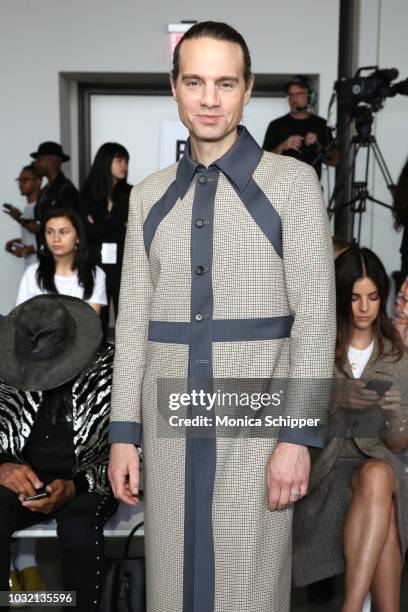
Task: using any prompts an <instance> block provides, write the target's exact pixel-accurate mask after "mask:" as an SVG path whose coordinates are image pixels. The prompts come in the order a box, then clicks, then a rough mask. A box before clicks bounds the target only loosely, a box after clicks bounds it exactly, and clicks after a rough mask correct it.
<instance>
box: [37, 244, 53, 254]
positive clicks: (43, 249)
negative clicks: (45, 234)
mask: <svg viewBox="0 0 408 612" xmlns="http://www.w3.org/2000/svg"><path fill="white" fill-rule="evenodd" d="M39 251H40V254H41V255H44V256H45V257H50V256H51V253H50V251H49V250H48V249H47V248H46V246H45V243H44V242H43V243H42V244H41V245H40V248H39Z"/></svg>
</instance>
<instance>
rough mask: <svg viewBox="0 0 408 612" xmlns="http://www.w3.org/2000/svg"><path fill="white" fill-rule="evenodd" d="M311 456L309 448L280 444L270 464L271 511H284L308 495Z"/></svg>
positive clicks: (269, 503)
mask: <svg viewBox="0 0 408 612" xmlns="http://www.w3.org/2000/svg"><path fill="white" fill-rule="evenodd" d="M309 474H310V455H309V449H308V448H307V446H301V445H300V444H291V443H289V442H278V444H277V445H276V448H275V450H274V451H273V453H272V455H271V458H270V459H269V463H268V476H267V485H268V489H269V498H268V506H269V510H271V511H273V510H282V509H283V508H286V507H287V506H288V505H289V504H293V503H294V502H295V501H297V500H299V499H300V498H302V497H304V495H306V493H307V486H308V483H309Z"/></svg>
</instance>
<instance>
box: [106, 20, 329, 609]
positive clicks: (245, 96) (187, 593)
mask: <svg viewBox="0 0 408 612" xmlns="http://www.w3.org/2000/svg"><path fill="white" fill-rule="evenodd" d="M171 81H172V89H173V95H174V97H175V99H176V101H177V103H178V106H179V113H180V117H181V120H182V121H183V123H184V124H185V125H186V126H187V128H188V129H189V132H190V138H189V141H188V143H187V145H186V149H185V155H184V157H183V158H182V160H181V161H180V162H179V163H176V164H174V165H172V166H170V167H169V168H167V169H165V170H162V171H160V172H157V173H155V174H153V175H152V176H150V177H148V178H146V179H145V180H144V181H142V182H141V183H140V184H139V185H137V186H136V187H135V188H134V189H133V191H132V194H131V197H130V213H129V221H128V228H127V236H126V246H125V257H124V266H123V274H122V286H121V295H120V305H119V318H118V322H117V327H116V354H115V364H114V381H113V399H112V413H111V424H110V442H111V443H112V449H111V459H110V470H109V474H110V479H111V483H112V487H113V490H114V493H115V495H116V496H117V497H118V498H119V499H121V500H123V501H126V502H128V503H130V504H135V503H137V494H138V478H139V454H138V452H137V450H138V449H137V447H139V446H142V448H143V459H144V472H145V550H146V572H147V609H148V612H169V611H170V610H172V611H175V612H285V611H288V610H289V599H290V582H291V524H292V507H291V504H293V503H294V502H295V501H296V500H297V499H299V498H300V497H302V496H303V495H304V494H305V493H306V491H307V484H308V477H309V468H310V460H309V451H308V446H319V445H320V443H321V440H320V436H319V435H318V434H317V433H316V432H315V431H314V430H312V429H308V430H299V431H298V430H296V429H287V428H282V429H281V430H280V432H279V435H278V436H275V437H264V438H255V437H251V436H250V437H242V436H241V437H221V436H217V432H215V431H212V432H211V433H210V435H206V436H200V435H195V434H189V433H187V435H186V436H185V437H184V438H183V437H178V438H175V437H173V438H171V437H169V436H167V437H166V436H161V435H160V434H159V432H158V420H159V414H158V410H159V409H160V406H159V405H158V400H157V381H158V379H161V378H184V379H185V380H186V385H187V388H188V389H191V384H190V382H189V381H191V380H193V379H200V380H205V381H207V383H208V382H209V381H211V380H214V379H223V378H237V379H238V378H239V379H242V378H262V379H269V380H273V379H274V378H279V377H280V378H283V377H290V378H325V377H327V378H329V377H330V376H331V373H332V367H333V350H334V341H335V296H334V282H333V253H332V246H331V240H330V236H329V229H328V222H327V215H326V210H325V207H324V204H323V201H322V194H321V189H320V186H319V182H318V179H317V176H316V173H315V171H314V170H313V169H312V168H310V167H309V166H307V165H305V164H303V163H301V162H298V161H296V160H293V159H291V158H286V157H283V156H279V155H274V154H271V153H264V152H263V151H262V150H261V149H260V148H259V146H258V145H257V144H256V142H255V141H254V139H253V138H252V137H251V135H250V134H249V133H248V131H247V130H246V129H245V128H244V127H242V126H239V123H240V120H241V117H242V112H243V107H244V104H246V103H247V102H248V101H249V98H250V95H251V90H252V85H253V75H252V73H251V64H250V58H249V53H248V49H247V46H246V44H245V41H244V40H243V38H242V36H241V35H240V34H239V33H238V32H236V31H235V30H234V29H233V28H231V27H230V26H227V25H226V24H221V23H214V22H204V23H199V24H197V25H195V26H193V27H192V28H191V29H190V30H189V31H188V33H187V34H186V35H185V36H184V38H183V39H182V41H181V42H180V43H179V45H178V46H177V48H176V50H175V54H174V66H173V71H172V75H171ZM142 426H143V432H142ZM302 432H303V433H302Z"/></svg>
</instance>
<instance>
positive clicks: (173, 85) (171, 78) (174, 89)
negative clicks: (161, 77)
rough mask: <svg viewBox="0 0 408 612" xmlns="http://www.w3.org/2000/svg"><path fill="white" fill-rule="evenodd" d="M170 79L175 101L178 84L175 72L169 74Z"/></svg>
mask: <svg viewBox="0 0 408 612" xmlns="http://www.w3.org/2000/svg"><path fill="white" fill-rule="evenodd" d="M169 77H170V85H171V92H172V94H173V98H174V99H175V100H177V96H176V83H175V80H174V76H173V72H172V71H171V70H170V72H169Z"/></svg>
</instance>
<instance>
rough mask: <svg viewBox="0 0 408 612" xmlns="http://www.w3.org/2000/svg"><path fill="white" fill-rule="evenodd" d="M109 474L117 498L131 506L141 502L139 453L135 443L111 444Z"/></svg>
mask: <svg viewBox="0 0 408 612" xmlns="http://www.w3.org/2000/svg"><path fill="white" fill-rule="evenodd" d="M108 476H109V480H110V483H111V486H112V491H113V494H114V496H115V497H116V499H119V500H120V501H123V502H125V503H126V504H130V505H131V506H136V505H137V504H138V503H139V499H138V497H137V496H138V494H139V454H138V452H137V450H136V447H135V446H134V445H133V444H122V443H118V442H117V443H116V444H112V445H111V452H110V458H109V469H108Z"/></svg>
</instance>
